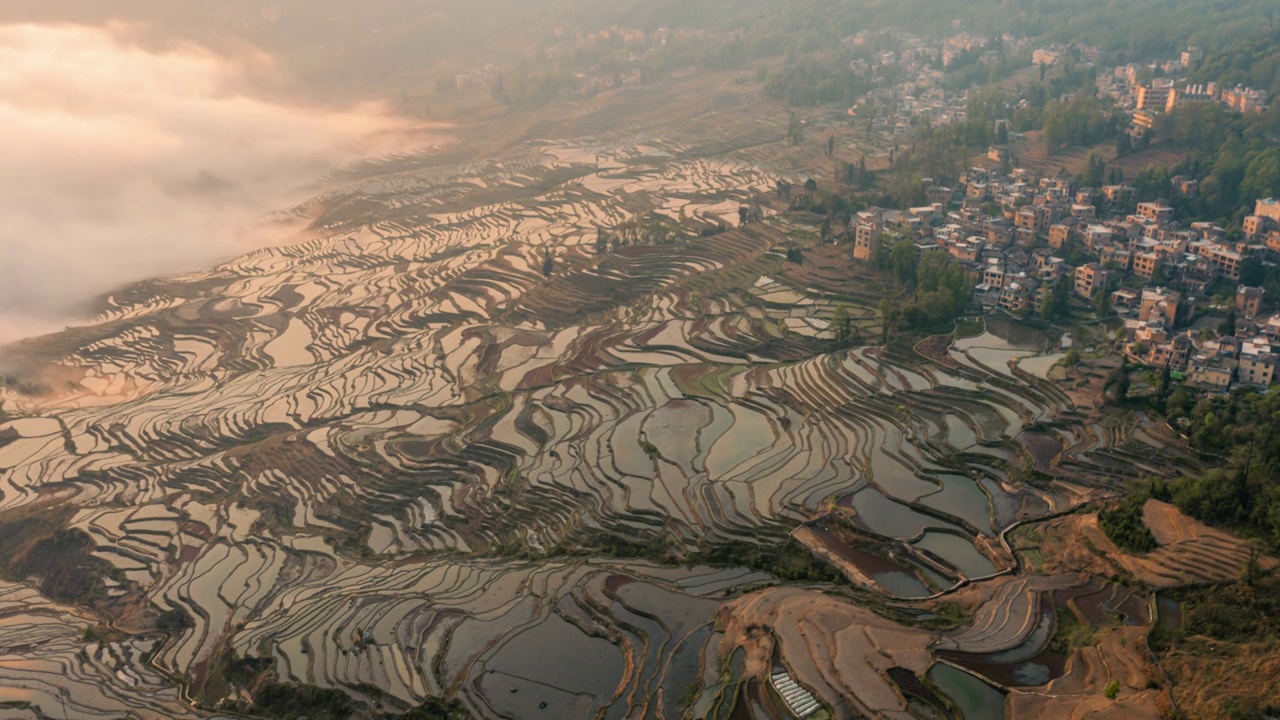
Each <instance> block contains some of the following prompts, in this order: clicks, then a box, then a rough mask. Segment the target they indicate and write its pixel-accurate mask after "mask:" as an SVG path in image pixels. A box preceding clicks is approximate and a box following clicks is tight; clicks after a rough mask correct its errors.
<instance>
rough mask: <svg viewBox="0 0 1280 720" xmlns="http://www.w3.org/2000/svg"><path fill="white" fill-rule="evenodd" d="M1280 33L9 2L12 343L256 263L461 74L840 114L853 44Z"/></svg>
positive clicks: (1252, 15) (986, 22) (565, 8)
mask: <svg viewBox="0 0 1280 720" xmlns="http://www.w3.org/2000/svg"><path fill="white" fill-rule="evenodd" d="M1206 13H1208V14H1209V15H1206ZM1210 15H1211V16H1212V19H1213V22H1212V23H1206V22H1205V17H1208V16H1210ZM1274 23H1275V8H1274V7H1272V4H1271V3H1268V2H1264V1H1263V0H1239V1H1238V2H1228V3H1221V2H1211V1H1210V0H1189V1H1187V2H1173V0H1134V2H1130V3H1125V4H1123V6H1115V5H1111V4H1104V3H1098V2H1095V1H1094V0H1063V1H1062V2H1059V3H1055V4H1052V5H1049V4H1042V3H1033V2H1026V1H1025V0H972V1H970V2H964V3H954V2H942V1H941V0H899V1H895V2H888V1H886V0H866V1H865V2H858V3H850V2H845V1H843V0H797V2H793V3H788V4H786V5H785V6H781V5H778V4H776V3H771V2H765V1H764V0H719V1H712V2H678V1H677V0H651V1H647V2H641V1H640V0H613V1H612V2H595V1H590V2H589V1H587V0H546V1H545V2H533V1H531V0H477V1H476V2H471V3H465V4H464V3H451V2H444V1H443V0H368V1H366V2H359V3H356V2H352V1H351V0H275V1H274V2H262V1H261V0H226V1H225V2H219V3H204V2H193V1H191V0H112V1H110V2H106V1H102V0H8V2H5V3H2V4H0V129H3V131H4V132H3V133H0V152H2V153H3V156H4V157H5V158H6V162H5V163H4V164H3V169H0V190H2V191H3V200H0V203H3V204H4V207H3V208H0V209H2V210H3V212H4V213H5V215H6V217H7V218H8V220H7V222H6V223H5V224H4V225H3V226H2V227H0V250H2V251H3V254H2V255H0V342H7V341H11V340H13V339H15V338H17V337H20V336H23V335H28V334H31V333H34V332H42V331H46V330H50V329H57V327H59V326H60V325H61V324H63V323H64V322H66V319H67V317H68V313H69V311H70V310H71V309H72V308H74V307H75V306H76V305H77V304H78V303H81V302H83V301H84V300H86V299H89V298H91V297H94V296H96V295H98V294H100V293H103V292H106V291H108V290H110V289H111V288H113V287H115V286H117V285H119V284H121V283H124V282H127V281H130V280H136V279H141V278H145V277H149V276H153V275H155V274H158V273H168V272H175V271H180V270H186V269H195V268H201V267H204V266H207V265H208V264H210V263H211V262H213V261H215V260H217V259H219V258H223V257H227V256H228V255H231V254H234V253H236V252H240V251H243V250H246V249H250V248H252V247H254V246H255V244H256V243H259V242H262V241H263V239H264V238H262V237H260V236H258V235H255V233H254V229H253V226H254V224H255V222H256V221H257V220H258V219H260V218H261V217H262V216H263V215H264V213H268V212H270V211H274V210H280V209H285V208H287V207H288V206H289V205H290V204H292V203H294V202H297V201H299V200H301V199H304V198H305V197H306V196H307V194H308V193H311V192H314V191H315V190H316V189H318V185H317V184H316V183H317V181H318V180H319V179H320V178H322V177H323V176H324V175H325V174H326V173H327V172H329V171H330V170H332V169H333V168H335V167H336V166H338V165H341V164H342V163H344V162H348V161H351V160H354V159H358V158H364V157H369V156H372V155H377V154H379V153H384V152H388V151H393V150H405V149H408V148H410V147H412V146H413V145H414V143H415V142H421V141H420V140H417V141H415V140H409V139H407V138H405V137H404V135H403V133H404V132H406V131H409V130H411V129H413V128H414V127H415V126H416V124H418V123H423V122H425V121H434V120H436V119H437V118H436V116H435V113H434V110H435V106H436V103H437V99H436V96H435V95H434V94H433V93H435V92H436V91H437V88H439V87H440V86H441V84H444V85H448V84H449V83H450V82H451V78H452V76H453V74H454V73H458V74H465V73H468V72H472V71H475V70H477V69H479V68H483V67H486V66H489V67H501V68H503V69H504V70H505V71H506V72H507V75H506V80H507V82H506V87H507V92H506V93H505V95H506V96H505V97H504V98H503V101H504V102H506V103H508V104H509V105H510V106H516V105H520V104H529V103H534V102H538V103H545V102H548V101H555V99H556V98H557V91H559V90H561V89H562V88H564V87H565V86H567V85H574V84H577V82H576V80H575V77H579V76H580V75H581V73H582V72H583V71H586V72H587V73H596V74H600V73H604V74H612V73H613V72H614V70H615V69H617V70H621V71H627V72H629V71H630V69H631V68H633V67H635V66H636V64H637V63H641V64H642V65H643V67H644V68H645V70H646V73H647V75H648V77H649V79H650V80H651V81H653V80H658V79H660V78H661V77H662V76H663V75H665V74H670V73H674V72H679V71H681V70H682V69H687V68H691V67H692V68H698V69H709V70H734V71H741V72H743V73H744V74H745V73H748V72H753V71H755V72H758V71H760V70H761V69H762V68H774V67H777V66H779V65H780V64H783V63H785V65H786V67H787V68H788V71H787V72H790V73H791V75H789V76H787V78H786V79H788V80H789V81H795V80H798V81H802V83H801V84H805V83H807V84H808V85H810V86H813V88H816V89H817V90H816V91H815V92H813V93H809V95H812V96H813V97H814V98H825V97H826V95H825V94H823V92H820V91H821V90H822V87H821V86H822V83H823V82H824V81H823V80H821V79H820V78H818V76H819V75H820V74H823V73H825V74H828V75H832V77H835V74H834V73H833V72H827V69H829V68H835V69H836V70H838V69H839V68H840V67H842V66H843V65H845V64H847V60H846V59H844V58H843V56H842V54H841V53H842V52H843V51H842V50H841V48H844V47H845V44H844V42H843V39H844V38H847V37H849V36H851V35H852V34H853V33H856V32H858V31H860V30H862V29H867V28H875V27H904V28H907V29H909V30H911V31H912V32H914V33H922V34H930V33H932V34H946V33H954V32H955V31H956V28H961V27H963V28H965V29H967V30H969V31H973V32H978V33H983V34H987V35H993V36H994V35H995V34H997V33H1003V32H1010V33H1013V34H1015V35H1028V36H1033V37H1035V36H1043V37H1044V38H1046V39H1054V38H1082V39H1086V40H1088V41H1090V42H1096V43H1098V44H1101V45H1104V46H1106V47H1108V48H1113V49H1115V50H1116V51H1117V52H1119V53H1120V54H1121V55H1120V58H1121V59H1122V58H1123V56H1124V55H1125V54H1126V53H1127V54H1131V55H1135V56H1136V55H1139V54H1142V53H1150V52H1157V51H1159V52H1164V51H1173V50H1174V49H1176V48H1180V47H1185V44H1186V43H1189V42H1190V43H1201V44H1204V45H1209V46H1212V45H1213V44H1214V43H1217V44H1222V43H1223V42H1234V41H1235V39H1236V38H1239V37H1246V36H1249V35H1250V34H1251V33H1255V34H1256V31H1258V29H1259V28H1269V27H1272V26H1274ZM661 27H667V28H676V29H683V30H685V31H687V32H678V33H674V34H673V35H672V37H671V42H669V43H668V42H665V41H664V42H663V43H662V45H661V46H658V47H653V46H645V47H632V46H629V45H628V44H626V43H625V42H623V41H621V40H618V39H617V38H618V37H620V36H618V35H616V34H615V36H613V37H611V38H608V39H604V40H601V41H600V42H587V43H583V42H576V41H575V38H576V39H581V38H583V37H585V36H589V35H591V34H592V33H597V32H598V31H600V30H602V29H608V28H615V29H616V28H626V29H638V30H641V31H643V32H645V33H652V32H653V31H654V30H656V29H658V28H661ZM1274 65H1275V62H1274V59H1273V61H1272V62H1271V63H1270V64H1266V63H1260V62H1257V61H1256V60H1255V61H1251V62H1249V63H1247V64H1244V65H1242V66H1241V67H1240V68H1238V69H1235V70H1232V71H1231V72H1226V73H1222V72H1218V73H1216V74H1215V77H1217V78H1219V79H1223V80H1226V81H1236V82H1254V83H1257V84H1261V85H1262V86H1264V87H1266V83H1265V79H1262V80H1261V81H1260V78H1259V77H1254V76H1259V75H1265V76H1266V77H1271V76H1272V75H1266V73H1267V72H1269V70H1268V68H1270V69H1271V70H1274ZM792 70H794V71H795V72H792ZM797 73H799V75H807V77H792V76H794V75H797ZM836 79H838V77H837V78H836ZM811 89H812V88H811ZM480 92H481V93H483V94H485V95H486V96H487V89H484V90H480ZM794 94H795V93H789V95H794ZM827 94H829V93H827ZM800 96H806V95H804V94H803V93H801V94H800Z"/></svg>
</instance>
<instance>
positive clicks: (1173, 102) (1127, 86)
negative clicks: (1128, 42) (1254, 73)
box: [1097, 48, 1268, 130]
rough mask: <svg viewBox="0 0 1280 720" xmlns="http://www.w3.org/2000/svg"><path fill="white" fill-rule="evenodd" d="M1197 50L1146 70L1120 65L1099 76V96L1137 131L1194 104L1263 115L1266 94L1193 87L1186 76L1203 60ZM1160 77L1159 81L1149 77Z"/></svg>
mask: <svg viewBox="0 0 1280 720" xmlns="http://www.w3.org/2000/svg"><path fill="white" fill-rule="evenodd" d="M1201 57H1202V53H1201V52H1200V50H1198V49H1197V48H1187V50H1186V51H1184V52H1183V53H1182V56H1181V57H1180V58H1177V59H1171V60H1166V61H1164V62H1156V63H1152V64H1151V65H1150V66H1148V67H1146V68H1143V67H1140V66H1137V65H1133V64H1129V65H1121V66H1119V67H1115V68H1110V69H1108V70H1107V71H1105V72H1099V73H1098V77H1097V86H1098V94H1099V96H1101V97H1104V98H1111V99H1112V100H1114V101H1115V102H1116V105H1117V106H1119V107H1120V108H1121V109H1123V110H1125V111H1127V112H1129V113H1131V114H1132V115H1133V124H1134V128H1135V129H1138V130H1141V129H1143V128H1151V127H1152V126H1154V124H1155V122H1156V118H1158V117H1159V116H1160V115H1161V114H1162V113H1167V112H1170V111H1172V110H1173V109H1174V108H1176V107H1179V106H1182V105H1185V104H1187V103H1192V102H1216V103H1220V104H1222V105H1224V106H1225V107H1227V108H1230V109H1231V110H1235V111H1236V112H1240V113H1255V112H1262V111H1263V110H1265V109H1266V107H1267V101H1268V97H1267V91H1266V90H1257V89H1254V88H1248V87H1244V86H1240V85H1236V86H1234V87H1226V86H1221V85H1219V83H1216V82H1208V83H1203V84H1201V83H1194V84H1193V83H1191V82H1189V81H1188V79H1187V73H1188V71H1190V70H1191V69H1192V68H1194V67H1195V66H1196V65H1197V64H1198V63H1199V62H1200V60H1201ZM1155 73H1159V74H1160V75H1161V76H1160V77H1146V76H1147V75H1153V74H1155Z"/></svg>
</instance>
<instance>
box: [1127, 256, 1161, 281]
mask: <svg viewBox="0 0 1280 720" xmlns="http://www.w3.org/2000/svg"><path fill="white" fill-rule="evenodd" d="M1159 268H1160V255H1159V254H1157V253H1154V252H1140V253H1135V254H1134V256H1133V274H1134V275H1137V276H1138V277H1140V278H1146V279H1147V280H1150V279H1151V278H1153V277H1155V276H1156V271H1157V270H1158V269H1159Z"/></svg>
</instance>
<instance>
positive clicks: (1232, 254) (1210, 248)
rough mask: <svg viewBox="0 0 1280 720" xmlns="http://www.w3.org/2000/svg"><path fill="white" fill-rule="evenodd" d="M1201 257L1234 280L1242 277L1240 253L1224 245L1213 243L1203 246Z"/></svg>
mask: <svg viewBox="0 0 1280 720" xmlns="http://www.w3.org/2000/svg"><path fill="white" fill-rule="evenodd" d="M1200 257H1201V258H1202V259H1204V260H1205V261H1206V262H1208V264H1209V266H1210V267H1212V268H1213V269H1214V270H1216V271H1217V272H1219V273H1222V274H1223V275H1224V276H1226V277H1228V278H1230V279H1232V280H1239V279H1240V253H1238V252H1236V251H1234V250H1230V249H1228V248H1227V247H1225V246H1223V245H1218V244H1217V243H1211V244H1208V245H1204V246H1203V247H1201V249H1200Z"/></svg>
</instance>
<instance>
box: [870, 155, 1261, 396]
mask: <svg viewBox="0 0 1280 720" xmlns="http://www.w3.org/2000/svg"><path fill="white" fill-rule="evenodd" d="M959 180H960V184H961V185H962V186H963V187H960V188H951V187H945V186H941V185H936V184H930V185H928V187H927V190H926V197H927V204H926V205H922V206H920V207H915V208H910V209H907V210H902V211H899V210H886V209H882V208H870V209H867V210H864V211H862V212H859V213H857V214H856V215H855V216H854V217H852V218H851V219H850V223H849V228H848V237H849V238H851V239H852V244H853V255H854V258H855V259H858V260H862V261H867V260H871V259H872V258H873V256H874V255H875V254H876V251H877V245H878V244H882V243H894V242H898V241H900V240H901V239H903V238H908V239H910V240H911V241H912V242H913V243H914V244H915V246H916V248H917V250H918V251H919V252H922V253H923V252H945V253H948V254H949V255H950V256H951V257H953V258H954V259H955V260H956V261H957V262H959V263H960V264H961V265H963V266H964V267H965V268H966V269H967V270H968V271H969V276H970V278H971V281H972V283H973V288H974V293H973V303H974V306H975V308H974V309H975V310H978V309H980V310H982V311H985V312H995V311H1002V312H1004V313H1007V314H1009V315H1012V316H1014V317H1018V318H1025V317H1027V316H1029V315H1031V314H1032V313H1035V312H1039V311H1042V309H1043V308H1046V307H1050V301H1051V296H1052V295H1053V293H1054V290H1055V288H1058V287H1059V286H1060V285H1063V284H1065V285H1066V288H1067V289H1068V290H1070V292H1072V293H1074V294H1075V295H1077V296H1079V297H1080V298H1084V299H1086V300H1089V301H1091V302H1093V303H1094V304H1095V305H1099V306H1107V307H1110V308H1113V309H1114V310H1115V311H1116V312H1117V313H1118V314H1119V315H1120V316H1121V317H1122V318H1123V319H1124V321H1125V325H1126V328H1127V329H1128V333H1127V335H1128V340H1127V341H1126V343H1125V350H1126V352H1127V353H1128V354H1129V355H1131V356H1132V357H1133V358H1134V359H1135V360H1138V361H1141V362H1143V363H1147V364H1150V365H1153V366H1157V367H1168V368H1170V370H1171V371H1174V372H1179V373H1186V374H1187V379H1188V381H1189V382H1192V383H1195V384H1198V385H1201V386H1203V387H1206V388H1209V389H1224V388H1227V387H1230V386H1231V384H1232V383H1237V382H1238V383H1246V384H1256V385H1261V386H1266V385H1269V384H1270V383H1271V381H1272V379H1273V377H1274V372H1275V366H1276V364H1277V358H1280V317H1277V318H1274V319H1270V320H1258V319H1256V318H1257V314H1258V310H1259V308H1260V306H1261V304H1262V290H1261V289H1260V288H1255V287H1243V286H1239V281H1240V276H1241V270H1242V259H1244V258H1247V257H1248V256H1249V255H1250V254H1251V253H1262V252H1264V251H1265V250H1267V249H1270V250H1272V251H1275V252H1278V253H1280V200H1275V199H1267V200H1260V201H1258V203H1257V206H1256V207H1255V209H1254V214H1253V215H1250V216H1249V217H1248V219H1247V220H1246V221H1245V224H1244V233H1243V236H1242V237H1239V238H1229V237H1228V236H1227V233H1226V231H1225V230H1224V229H1223V228H1221V227H1218V226H1217V225H1214V224H1212V223H1204V222H1193V223H1189V224H1186V225H1184V224H1182V223H1180V222H1178V221H1176V220H1175V219H1174V210H1173V208H1172V207H1170V206H1169V205H1167V204H1165V203H1164V202H1137V201H1136V196H1137V190H1136V189H1135V188H1133V187H1132V186H1128V185H1108V186H1105V187H1101V188H1080V187H1076V181H1075V180H1073V179H1071V178H1061V177H1035V176H1033V175H1032V174H1031V173H1030V172H1028V171H1026V170H1022V169H1016V170H1014V171H1013V172H1011V173H1008V174H1004V173H1002V172H1000V171H998V170H990V169H985V168H971V169H970V170H969V171H967V172H966V173H965V174H964V175H963V176H962V177H961V178H959ZM1185 182H1186V181H1185V180H1183V179H1180V178H1179V179H1175V181H1174V184H1175V189H1176V186H1178V185H1180V184H1182V183H1185ZM1069 245H1070V246H1071V247H1070V248H1069V247H1068V246H1069ZM1065 250H1070V251H1071V252H1064V251H1065ZM1064 256H1068V257H1074V258H1078V259H1083V260H1084V261H1083V262H1080V261H1077V264H1076V265H1074V266H1073V265H1071V264H1068V262H1067V260H1066V259H1064ZM1237 286H1239V287H1238V292H1237V297H1236V300H1235V306H1236V313H1237V315H1236V317H1237V321H1238V322H1237V328H1238V330H1237V331H1236V332H1235V333H1234V334H1231V335H1224V336H1223V337H1216V336H1213V335H1214V334H1213V333H1206V332H1203V330H1201V331H1199V332H1197V331H1195V330H1186V329H1182V326H1183V325H1186V323H1187V320H1188V319H1189V318H1190V317H1191V316H1192V314H1193V313H1194V311H1195V310H1196V309H1203V308H1205V307H1207V306H1208V304H1209V302H1210V300H1209V297H1210V294H1211V292H1213V289H1215V288H1216V289H1217V292H1219V293H1220V292H1222V291H1221V288H1223V287H1231V288H1236V287H1237ZM1060 292H1063V291H1060ZM1273 344H1274V345H1275V346H1276V351H1275V352H1273V350H1272V347H1273Z"/></svg>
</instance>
